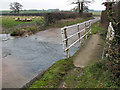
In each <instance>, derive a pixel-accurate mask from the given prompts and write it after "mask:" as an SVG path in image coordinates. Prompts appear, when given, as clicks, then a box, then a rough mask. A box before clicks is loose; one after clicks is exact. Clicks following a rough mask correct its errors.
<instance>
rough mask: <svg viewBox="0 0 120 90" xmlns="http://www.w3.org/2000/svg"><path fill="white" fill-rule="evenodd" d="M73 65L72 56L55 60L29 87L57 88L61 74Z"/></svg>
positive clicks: (64, 73)
mask: <svg viewBox="0 0 120 90" xmlns="http://www.w3.org/2000/svg"><path fill="white" fill-rule="evenodd" d="M73 67H74V65H73V62H72V58H69V59H63V60H60V61H57V62H56V63H55V64H54V65H53V66H52V67H51V68H49V70H48V71H46V72H45V73H44V75H43V77H42V78H40V79H39V80H37V81H36V82H35V83H34V84H33V85H32V86H31V87H30V88H57V87H58V84H59V82H60V81H61V80H62V78H63V76H64V75H66V73H67V71H68V70H70V69H71V68H73Z"/></svg>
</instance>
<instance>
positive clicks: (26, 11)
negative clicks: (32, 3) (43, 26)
mask: <svg viewBox="0 0 120 90" xmlns="http://www.w3.org/2000/svg"><path fill="white" fill-rule="evenodd" d="M10 12H11V10H5V11H0V13H3V14H4V13H10ZM47 12H53V11H48V10H22V11H20V13H47Z"/></svg>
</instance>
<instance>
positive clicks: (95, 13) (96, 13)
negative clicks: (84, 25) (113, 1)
mask: <svg viewBox="0 0 120 90" xmlns="http://www.w3.org/2000/svg"><path fill="white" fill-rule="evenodd" d="M92 14H93V16H101V12H92Z"/></svg>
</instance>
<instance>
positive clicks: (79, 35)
mask: <svg viewBox="0 0 120 90" xmlns="http://www.w3.org/2000/svg"><path fill="white" fill-rule="evenodd" d="M77 27H78V32H79V33H78V39H80V38H81V33H80V25H79V24H77ZM79 43H80V44H81V40H79Z"/></svg>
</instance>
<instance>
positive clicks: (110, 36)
mask: <svg viewBox="0 0 120 90" xmlns="http://www.w3.org/2000/svg"><path fill="white" fill-rule="evenodd" d="M114 35H115V31H114V29H113V27H112V22H110V23H109V26H108V32H107V37H106V40H113V38H114Z"/></svg>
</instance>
